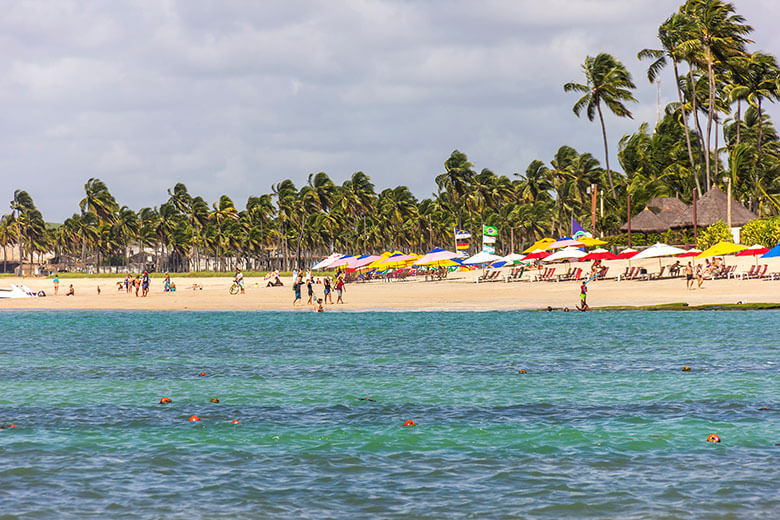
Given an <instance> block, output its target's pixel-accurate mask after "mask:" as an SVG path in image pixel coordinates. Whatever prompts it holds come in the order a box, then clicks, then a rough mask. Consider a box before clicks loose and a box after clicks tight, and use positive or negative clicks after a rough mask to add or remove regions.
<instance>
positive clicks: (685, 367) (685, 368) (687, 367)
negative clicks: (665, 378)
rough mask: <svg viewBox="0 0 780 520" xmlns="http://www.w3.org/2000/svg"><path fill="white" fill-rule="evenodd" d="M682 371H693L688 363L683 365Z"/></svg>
mask: <svg viewBox="0 0 780 520" xmlns="http://www.w3.org/2000/svg"><path fill="white" fill-rule="evenodd" d="M682 371H683V372H690V371H691V367H689V366H688V365H685V366H684V367H683V369H682Z"/></svg>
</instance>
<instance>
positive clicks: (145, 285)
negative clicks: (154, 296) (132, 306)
mask: <svg viewBox="0 0 780 520" xmlns="http://www.w3.org/2000/svg"><path fill="white" fill-rule="evenodd" d="M148 294H149V273H148V272H147V271H144V275H143V277H142V278H141V297H142V298H146V296H147V295H148Z"/></svg>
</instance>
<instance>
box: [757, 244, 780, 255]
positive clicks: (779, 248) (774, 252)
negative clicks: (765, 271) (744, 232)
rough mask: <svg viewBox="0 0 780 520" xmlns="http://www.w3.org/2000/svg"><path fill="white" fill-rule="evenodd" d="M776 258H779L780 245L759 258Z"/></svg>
mask: <svg viewBox="0 0 780 520" xmlns="http://www.w3.org/2000/svg"><path fill="white" fill-rule="evenodd" d="M776 256H780V244H777V245H776V246H775V247H773V248H772V249H770V250H769V251H767V252H766V253H764V254H763V255H761V258H774V257H776Z"/></svg>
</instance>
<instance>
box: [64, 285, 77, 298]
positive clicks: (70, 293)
mask: <svg viewBox="0 0 780 520" xmlns="http://www.w3.org/2000/svg"><path fill="white" fill-rule="evenodd" d="M75 295H76V291H75V290H74V289H73V284H70V287H68V293H67V294H66V295H65V296H75Z"/></svg>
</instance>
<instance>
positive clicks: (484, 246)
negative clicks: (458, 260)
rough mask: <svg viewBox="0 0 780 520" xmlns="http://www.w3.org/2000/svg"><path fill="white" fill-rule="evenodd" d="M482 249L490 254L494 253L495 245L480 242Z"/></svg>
mask: <svg viewBox="0 0 780 520" xmlns="http://www.w3.org/2000/svg"><path fill="white" fill-rule="evenodd" d="M482 251H484V252H485V253H490V254H491V255H494V254H496V248H495V246H489V245H487V244H482Z"/></svg>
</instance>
